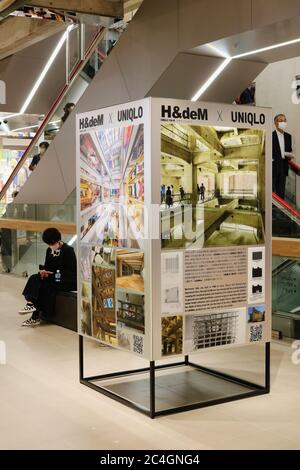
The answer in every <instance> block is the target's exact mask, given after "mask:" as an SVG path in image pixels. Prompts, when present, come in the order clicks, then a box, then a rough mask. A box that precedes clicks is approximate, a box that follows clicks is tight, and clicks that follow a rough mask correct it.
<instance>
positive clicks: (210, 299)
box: [77, 98, 271, 360]
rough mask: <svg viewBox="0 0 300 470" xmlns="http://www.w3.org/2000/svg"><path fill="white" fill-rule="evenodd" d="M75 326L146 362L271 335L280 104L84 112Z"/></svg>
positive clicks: (157, 102) (139, 106)
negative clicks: (274, 134) (274, 108)
mask: <svg viewBox="0 0 300 470" xmlns="http://www.w3.org/2000/svg"><path fill="white" fill-rule="evenodd" d="M77 129H78V138H77V149H78V157H77V184H78V208H79V209H78V212H79V213H78V238H79V239H80V243H79V245H80V246H79V250H80V251H79V261H78V264H79V269H78V271H79V285H80V289H79V293H80V295H81V300H80V302H79V333H80V334H83V335H86V336H89V337H91V338H93V339H95V340H97V341H101V342H103V343H105V344H109V345H111V346H113V347H116V348H121V349H123V350H124V351H128V352H131V353H133V354H136V355H139V356H142V357H144V358H146V359H149V360H159V359H164V358H167V357H169V356H180V355H189V354H195V353H199V352H201V351H207V350H208V349H210V348H213V349H221V348H231V347H235V346H241V345H250V344H254V343H258V342H268V341H269V340H270V336H271V320H270V319H271V310H270V294H271V291H270V279H271V271H270V261H271V171H270V170H271V156H270V152H271V110H269V109H261V108H249V107H240V106H239V107H237V106H231V105H219V104H214V103H209V104H206V103H191V102H188V101H178V100H167V99H153V98H149V99H147V100H143V101H140V102H134V103H129V104H124V105H120V106H115V107H111V108H106V109H104V110H98V111H93V112H90V113H86V114H83V115H79V116H77Z"/></svg>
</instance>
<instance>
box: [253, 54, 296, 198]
mask: <svg viewBox="0 0 300 470" xmlns="http://www.w3.org/2000/svg"><path fill="white" fill-rule="evenodd" d="M296 75H300V57H295V58H293V59H287V60H283V61H280V62H274V63H273V64H270V65H268V66H267V67H266V68H265V69H264V71H263V72H262V73H261V74H260V75H259V76H258V77H257V78H256V80H255V81H256V105H257V106H267V107H270V108H273V114H274V116H275V115H276V114H279V113H283V114H285V115H286V116H287V119H288V129H287V132H289V133H290V134H292V136H293V147H294V148H293V151H294V153H295V155H296V158H295V163H297V164H298V165H300V103H299V104H295V103H293V100H292V98H293V96H295V90H294V89H293V82H294V81H295V77H296ZM299 179H300V178H297V179H296V180H297V188H296V194H297V203H298V205H300V181H299Z"/></svg>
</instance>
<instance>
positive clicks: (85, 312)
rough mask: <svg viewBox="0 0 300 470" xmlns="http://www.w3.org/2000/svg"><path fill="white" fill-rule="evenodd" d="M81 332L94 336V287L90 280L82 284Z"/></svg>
mask: <svg viewBox="0 0 300 470" xmlns="http://www.w3.org/2000/svg"><path fill="white" fill-rule="evenodd" d="M80 328H81V333H82V334H84V335H87V336H92V289H91V284H90V283H89V282H82V284H81V318H80Z"/></svg>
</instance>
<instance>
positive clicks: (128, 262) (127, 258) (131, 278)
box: [116, 250, 144, 294]
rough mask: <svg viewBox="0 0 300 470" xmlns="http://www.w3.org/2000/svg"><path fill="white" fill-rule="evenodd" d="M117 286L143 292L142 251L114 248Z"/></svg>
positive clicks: (126, 289)
mask: <svg viewBox="0 0 300 470" xmlns="http://www.w3.org/2000/svg"><path fill="white" fill-rule="evenodd" d="M116 270H117V288H118V289H124V290H125V291H130V292H136V293H138V294H143V293H144V252H143V251H128V250H116Z"/></svg>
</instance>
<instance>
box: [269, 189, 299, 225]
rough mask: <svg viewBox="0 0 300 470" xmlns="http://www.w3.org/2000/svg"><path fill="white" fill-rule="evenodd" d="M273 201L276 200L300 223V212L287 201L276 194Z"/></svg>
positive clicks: (273, 195)
mask: <svg viewBox="0 0 300 470" xmlns="http://www.w3.org/2000/svg"><path fill="white" fill-rule="evenodd" d="M272 199H275V201H276V202H277V203H279V204H280V205H281V206H283V208H284V209H286V210H287V211H288V212H290V213H291V214H292V215H293V216H295V217H296V218H297V219H299V221H300V212H299V211H297V210H296V209H294V207H292V206H291V205H290V204H288V203H287V202H286V201H284V200H283V199H281V197H279V196H278V194H276V193H272Z"/></svg>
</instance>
